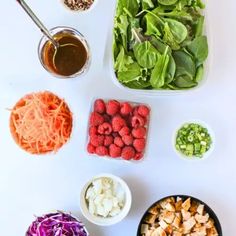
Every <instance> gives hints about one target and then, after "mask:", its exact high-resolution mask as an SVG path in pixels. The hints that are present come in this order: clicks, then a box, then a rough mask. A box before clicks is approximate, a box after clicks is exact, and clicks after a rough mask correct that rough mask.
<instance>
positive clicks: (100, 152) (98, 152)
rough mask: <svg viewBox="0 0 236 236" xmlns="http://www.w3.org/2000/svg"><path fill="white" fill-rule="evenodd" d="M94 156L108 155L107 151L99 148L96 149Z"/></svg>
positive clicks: (102, 147)
mask: <svg viewBox="0 0 236 236" xmlns="http://www.w3.org/2000/svg"><path fill="white" fill-rule="evenodd" d="M96 154H97V155H98V156H107V155H108V149H107V148H106V147H104V146H100V147H97V148H96Z"/></svg>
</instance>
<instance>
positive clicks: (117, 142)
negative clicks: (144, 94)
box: [86, 98, 151, 163]
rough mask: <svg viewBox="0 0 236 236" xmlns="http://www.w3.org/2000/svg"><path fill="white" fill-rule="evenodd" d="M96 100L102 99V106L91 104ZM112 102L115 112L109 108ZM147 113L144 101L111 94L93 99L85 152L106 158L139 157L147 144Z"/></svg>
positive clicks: (115, 159)
mask: <svg viewBox="0 0 236 236" xmlns="http://www.w3.org/2000/svg"><path fill="white" fill-rule="evenodd" d="M97 101H100V104H101V103H103V110H102V109H101V108H100V110H99V108H98V107H97V105H95V104H97ZM101 101H102V102H101ZM98 103H99V102H98ZM114 104H116V105H117V107H119V108H117V109H118V110H117V112H115V111H113V110H112V107H113V106H116V105H114ZM127 104H128V105H127ZM127 107H128V108H127ZM98 111H99V112H100V113H99V112H98ZM128 111H129V112H128ZM114 112H115V113H114ZM141 114H142V115H141ZM150 115H151V108H150V106H149V105H148V104H144V103H137V102H132V101H125V100H116V99H112V98H111V99H107V98H106V99H103V98H95V99H93V100H92V102H91V107H90V112H89V117H88V125H87V140H86V151H87V153H88V154H89V156H91V157H96V158H101V159H106V160H114V161H118V160H123V161H126V162H133V163H137V162H140V161H142V160H143V159H144V157H145V154H146V151H147V146H148V131H149V124H150ZM97 120H98V121H97Z"/></svg>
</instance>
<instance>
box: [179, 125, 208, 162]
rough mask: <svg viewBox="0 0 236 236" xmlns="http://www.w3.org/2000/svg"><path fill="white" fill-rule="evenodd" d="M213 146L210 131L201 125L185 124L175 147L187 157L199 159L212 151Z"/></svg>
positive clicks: (180, 130)
mask: <svg viewBox="0 0 236 236" xmlns="http://www.w3.org/2000/svg"><path fill="white" fill-rule="evenodd" d="M211 144H212V139H211V136H210V134H209V132H208V130H207V129H206V128H204V127H202V126H201V125H199V124H195V123H189V124H185V125H183V126H182V128H180V129H179V130H178V132H177V136H176V143H175V147H176V149H177V150H178V151H180V152H181V153H183V154H184V155H185V156H187V157H199V158H202V157H203V155H204V154H205V153H206V152H207V151H208V150H209V149H210V147H211Z"/></svg>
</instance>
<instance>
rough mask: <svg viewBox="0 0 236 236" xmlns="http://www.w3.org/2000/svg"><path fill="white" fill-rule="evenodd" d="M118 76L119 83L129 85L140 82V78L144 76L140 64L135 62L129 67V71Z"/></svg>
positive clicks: (119, 73)
mask: <svg viewBox="0 0 236 236" xmlns="http://www.w3.org/2000/svg"><path fill="white" fill-rule="evenodd" d="M117 75H118V80H119V81H121V82H122V83H128V82H131V81H137V80H139V78H141V76H142V70H141V67H140V66H139V65H138V63H136V62H134V63H132V64H130V65H127V71H121V72H118V73H117Z"/></svg>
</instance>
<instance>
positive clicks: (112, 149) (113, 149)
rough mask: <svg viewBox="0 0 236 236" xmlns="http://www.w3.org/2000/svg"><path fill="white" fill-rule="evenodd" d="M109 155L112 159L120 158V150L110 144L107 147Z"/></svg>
mask: <svg viewBox="0 0 236 236" xmlns="http://www.w3.org/2000/svg"><path fill="white" fill-rule="evenodd" d="M109 155H110V156H111V157H113V158H116V157H120V155H121V148H120V147H118V146H116V145H115V144H111V145H110V147H109Z"/></svg>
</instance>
